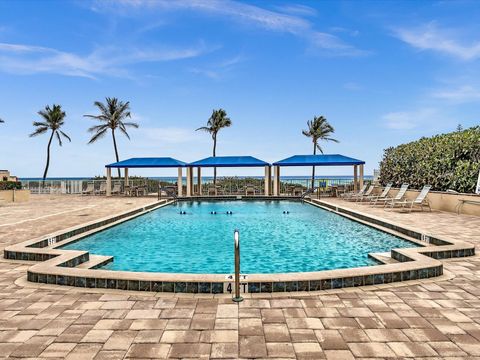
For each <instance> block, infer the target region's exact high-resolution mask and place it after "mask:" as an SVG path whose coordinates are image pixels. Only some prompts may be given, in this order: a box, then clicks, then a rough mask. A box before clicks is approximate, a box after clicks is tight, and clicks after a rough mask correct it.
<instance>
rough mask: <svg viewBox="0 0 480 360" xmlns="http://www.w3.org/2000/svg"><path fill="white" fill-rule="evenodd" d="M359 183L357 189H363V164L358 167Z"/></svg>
mask: <svg viewBox="0 0 480 360" xmlns="http://www.w3.org/2000/svg"><path fill="white" fill-rule="evenodd" d="M359 180H360V182H359V184H358V187H359V189H361V188H362V187H363V164H362V165H360V179H359Z"/></svg>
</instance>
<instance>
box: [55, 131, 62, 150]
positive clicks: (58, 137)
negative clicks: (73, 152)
mask: <svg viewBox="0 0 480 360" xmlns="http://www.w3.org/2000/svg"><path fill="white" fill-rule="evenodd" d="M55 135H56V136H57V140H58V145H60V146H62V145H63V144H62V138H61V137H60V134H59V132H58V131H55Z"/></svg>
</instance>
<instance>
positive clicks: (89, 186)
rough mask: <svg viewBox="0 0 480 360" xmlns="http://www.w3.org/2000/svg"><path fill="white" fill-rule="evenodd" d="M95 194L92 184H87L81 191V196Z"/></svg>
mask: <svg viewBox="0 0 480 360" xmlns="http://www.w3.org/2000/svg"><path fill="white" fill-rule="evenodd" d="M93 194H95V187H94V184H93V183H88V184H87V187H86V188H85V190H83V191H82V195H93Z"/></svg>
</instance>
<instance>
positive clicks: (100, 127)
mask: <svg viewBox="0 0 480 360" xmlns="http://www.w3.org/2000/svg"><path fill="white" fill-rule="evenodd" d="M108 128H109V126H108V125H107V124H104V125H94V126H92V127H90V128H88V130H87V131H88V132H91V133H93V132H98V131H102V130H105V129H108Z"/></svg>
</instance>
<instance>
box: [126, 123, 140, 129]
mask: <svg viewBox="0 0 480 360" xmlns="http://www.w3.org/2000/svg"><path fill="white" fill-rule="evenodd" d="M122 124H123V126H125V127H133V128H135V129H138V128H139V127H140V125H138V124H137V123H134V122H122Z"/></svg>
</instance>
